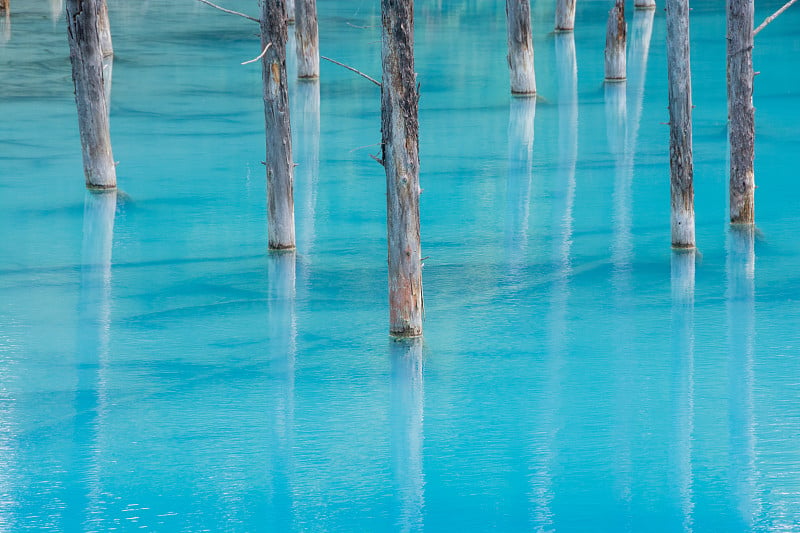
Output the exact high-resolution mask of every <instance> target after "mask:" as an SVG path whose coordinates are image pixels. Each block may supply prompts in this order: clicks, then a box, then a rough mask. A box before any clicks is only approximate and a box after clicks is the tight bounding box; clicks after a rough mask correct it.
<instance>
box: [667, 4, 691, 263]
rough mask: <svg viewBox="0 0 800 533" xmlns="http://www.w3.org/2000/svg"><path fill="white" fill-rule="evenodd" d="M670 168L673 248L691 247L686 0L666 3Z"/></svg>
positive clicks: (689, 100)
mask: <svg viewBox="0 0 800 533" xmlns="http://www.w3.org/2000/svg"><path fill="white" fill-rule="evenodd" d="M666 6H667V8H666V9H667V74H668V77H669V121H670V122H669V123H670V127H669V166H670V185H671V187H670V191H671V195H670V196H671V206H672V246H673V247H675V248H694V246H695V236H694V163H693V160H692V73H691V69H690V61H689V0H667V2H666Z"/></svg>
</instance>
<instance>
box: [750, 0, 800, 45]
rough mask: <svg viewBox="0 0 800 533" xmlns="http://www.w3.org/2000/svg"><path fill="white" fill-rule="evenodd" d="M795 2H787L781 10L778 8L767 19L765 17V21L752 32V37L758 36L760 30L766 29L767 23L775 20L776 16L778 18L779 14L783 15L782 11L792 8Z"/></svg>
mask: <svg viewBox="0 0 800 533" xmlns="http://www.w3.org/2000/svg"><path fill="white" fill-rule="evenodd" d="M795 2H797V0H789V1H788V2H786V3H785V4H784V5H783V7H782V8H780V9H779V10H777V11H776V12H775V13H773V14H772V15H770V16H769V17H767V18H766V19H764V22H762V23H761V25H760V26H759V27H758V28H756V29H755V30H753V37H755V36H756V35H758V32H760V31H761V30H763V29H764V28H766V27H767V25H769V23H770V22H772V21H773V20H775V19H776V18H778V16H779V15H780V14H781V13H783V12H784V11H786V10H787V9H789V8H790V7H791V6H792V4H794V3H795Z"/></svg>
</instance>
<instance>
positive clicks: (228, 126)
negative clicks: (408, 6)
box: [0, 0, 800, 531]
mask: <svg viewBox="0 0 800 533" xmlns="http://www.w3.org/2000/svg"><path fill="white" fill-rule="evenodd" d="M553 3H554V2H544V1H536V2H534V7H533V18H534V39H535V46H536V65H537V79H538V85H539V90H540V93H541V99H540V100H539V101H538V102H533V101H530V100H513V99H511V98H510V97H509V94H508V78H507V71H506V63H505V22H504V11H503V8H502V5H500V4H499V3H497V2H493V1H484V0H467V1H463V2H462V1H451V0H439V1H431V2H422V1H420V2H418V4H417V8H416V17H417V32H416V39H417V70H418V72H419V81H420V83H421V88H422V89H421V90H422V100H421V111H420V120H421V161H422V187H423V188H424V193H423V195H422V237H423V242H424V250H423V256H428V259H426V260H425V269H424V283H425V297H426V299H425V305H426V312H427V318H426V322H425V337H424V341H421V342H417V343H411V344H398V343H393V342H391V341H390V340H389V338H388V335H387V327H388V309H387V303H386V272H385V268H386V267H385V265H386V259H385V254H386V251H385V213H384V209H385V200H384V176H383V173H382V169H381V168H380V167H379V166H378V165H376V164H375V162H374V161H372V159H370V157H369V154H370V153H373V154H374V153H377V152H378V148H377V146H376V143H378V141H379V139H380V132H379V112H380V110H379V90H378V88H377V87H375V86H374V85H372V84H371V83H369V82H368V81H366V80H364V79H363V78H360V77H358V76H356V75H354V74H353V73H351V72H348V71H346V70H344V69H341V68H340V67H336V66H334V65H331V64H327V63H326V64H323V65H322V81H321V84H319V85H315V84H296V83H294V80H293V81H292V86H291V99H292V113H293V115H292V120H293V134H294V140H295V159H296V160H297V163H298V165H299V166H298V167H297V174H296V195H295V196H296V215H297V228H298V251H297V254H296V255H270V254H268V253H267V251H266V213H265V205H266V202H265V194H266V191H265V178H264V169H263V166H262V165H261V163H260V161H261V160H262V159H263V153H264V141H263V107H262V102H261V100H260V91H261V85H260V68H259V66H258V65H257V64H252V65H245V66H242V65H240V63H241V62H242V61H245V60H247V59H250V58H252V57H255V56H256V55H258V53H259V51H260V50H259V48H260V46H259V43H258V39H257V37H256V35H255V34H256V28H255V26H254V24H252V23H251V22H248V21H246V20H244V19H240V18H237V17H231V16H227V15H223V14H221V13H219V12H217V11H215V10H213V9H211V8H209V7H207V6H204V5H201V4H199V3H197V2H193V1H190V0H185V1H166V0H160V1H157V0H151V1H143V2H123V1H122V0H111V1H110V11H111V21H112V26H113V30H114V36H115V49H116V60H115V63H114V71H113V95H112V106H111V120H112V136H113V143H114V155H115V159H116V160H118V161H119V166H118V176H119V184H120V188H121V190H122V191H124V193H125V194H122V193H120V194H119V195H117V197H116V198H115V197H114V196H113V195H105V196H93V195H90V194H88V193H86V192H85V191H84V188H83V174H82V168H81V158H80V151H79V141H78V133H77V124H76V122H77V121H76V116H75V110H74V101H73V99H72V87H71V79H70V67H69V58H68V50H67V44H66V38H65V28H64V26H65V24H64V21H63V14H62V13H61V6H60V5H59V2H58V0H52V1H50V2H41V1H33V0H12V4H13V6H12V7H13V8H14V13H13V16H12V18H11V20H10V23H9V21H7V20H4V21H0V36H1V37H2V39H0V41H2V44H0V80H1V81H0V94H1V95H2V96H0V530H3V531H16V530H21V529H25V528H30V529H34V530H61V531H64V530H67V531H77V530H86V531H89V530H95V531H107V530H112V529H118V530H134V529H137V530H138V529H153V530H158V531H177V530H187V531H189V530H191V531H199V530H214V531H217V530H238V531H252V530H266V529H273V530H310V531H332V530H360V531H375V530H395V529H403V530H421V529H428V530H432V531H459V530H488V529H496V530H501V531H512V530H531V529H536V530H542V531H549V530H557V531H623V530H627V531H679V530H695V531H745V530H756V531H768V530H769V531H800V444H798V442H800V440H798V438H800V403H799V402H798V401H797V397H798V395H799V394H800V358H798V355H799V354H800V332H799V331H798V327H797V325H798V319H800V274H798V272H800V240H799V239H797V231H796V228H797V227H798V225H800V215H798V211H797V206H798V202H800V185H798V182H797V180H796V175H797V168H799V167H800V150H798V146H800V145H799V144H798V142H799V141H798V138H800V128H799V127H798V124H800V106H798V105H797V102H798V98H800V69H797V68H795V65H794V61H795V58H796V56H797V53H798V52H800V36H799V35H798V34H797V33H796V31H795V29H796V28H797V27H798V25H799V24H800V9H798V10H797V11H794V10H790V11H788V12H787V13H786V14H785V15H783V16H782V17H781V18H780V19H778V20H777V21H776V22H775V23H773V25H771V26H770V27H769V28H768V29H766V30H764V32H763V33H761V34H759V36H758V37H757V47H756V49H755V63H756V70H758V71H760V72H761V74H760V75H759V76H758V77H757V78H756V82H757V83H756V94H755V105H756V108H757V132H758V143H757V163H756V173H757V184H758V185H759V188H758V191H757V200H756V202H757V207H756V211H757V213H756V216H757V219H758V232H757V233H755V234H754V233H750V234H748V233H746V232H740V233H730V232H729V231H728V228H727V223H726V220H727V219H726V196H727V192H726V190H727V189H726V180H727V177H726V174H727V170H726V169H727V163H726V158H727V155H726V153H727V147H726V143H727V141H726V104H725V21H724V12H723V8H722V7H721V4H720V2H717V1H710V0H708V1H699V0H698V1H696V2H693V11H692V24H693V25H692V32H693V58H692V60H693V73H694V101H695V102H694V103H695V104H696V108H695V114H694V119H695V120H694V125H695V130H694V132H695V137H694V139H695V144H694V147H695V156H696V159H695V162H696V166H695V176H696V209H697V240H698V245H699V249H700V253H701V255H699V256H698V257H697V258H696V259H695V257H694V256H692V255H673V252H672V251H671V249H670V246H669V199H668V198H669V183H668V157H667V148H666V147H667V142H668V129H667V126H665V125H664V124H663V123H665V122H667V121H668V115H667V110H666V101H667V90H666V70H665V43H664V39H665V20H664V12H663V10H662V9H658V10H656V11H655V13H654V14H653V13H652V12H651V13H649V14H647V13H641V12H640V13H635V14H634V13H633V12H632V10H631V11H629V13H628V17H629V30H630V35H631V44H630V48H629V59H628V65H629V80H628V83H627V85H623V86H610V87H604V86H603V84H602V76H603V72H602V68H603V65H602V57H603V56H602V54H603V44H604V31H605V30H604V29H605V18H606V10H607V9H608V7H609V6H608V3H607V2H605V1H595V0H582V1H580V2H578V15H577V27H578V31H576V33H575V35H574V36H572V35H554V34H552V33H550V29H551V26H552V21H553V11H554V7H553V5H551V4H553ZM781 3H782V1H777V2H776V1H774V0H769V1H764V2H759V5H758V10H757V15H756V18H757V19H758V20H759V21H760V20H761V19H762V18H763V17H765V16H766V15H768V14H769V13H771V12H772V11H773V10H774V9H776V8H777V7H778V6H779V5H780V4H781ZM226 5H227V6H228V7H231V8H234V9H239V10H241V11H246V12H249V13H252V14H255V12H256V11H257V6H256V2H246V1H244V0H237V1H230V2H228V3H227V4H226ZM319 9H320V31H321V42H322V53H323V54H325V55H329V56H332V57H334V58H336V59H339V60H341V61H344V62H346V63H349V64H352V65H354V66H356V67H357V68H359V69H361V70H363V71H365V72H367V73H370V74H372V75H374V76H377V75H379V73H380V57H379V56H380V45H379V24H380V16H379V7H378V3H377V2H367V1H361V0H356V1H349V2H333V1H327V0H326V1H321V2H320V6H319ZM651 17H654V18H651ZM649 31H651V35H650V34H649V33H648V32H649ZM648 37H649V41H648ZM648 42H649V48H648V46H647V43H648ZM290 59H291V60H290V62H289V63H290V64H289V70H290V72H292V69H293V68H294V61H293V58H290Z"/></svg>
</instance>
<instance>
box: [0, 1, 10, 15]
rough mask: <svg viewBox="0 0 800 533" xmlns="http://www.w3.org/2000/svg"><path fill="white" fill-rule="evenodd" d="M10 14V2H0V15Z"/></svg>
mask: <svg viewBox="0 0 800 533" xmlns="http://www.w3.org/2000/svg"><path fill="white" fill-rule="evenodd" d="M10 12H11V0H0V15H5V14H7V13H10Z"/></svg>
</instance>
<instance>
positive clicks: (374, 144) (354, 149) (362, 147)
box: [350, 143, 383, 154]
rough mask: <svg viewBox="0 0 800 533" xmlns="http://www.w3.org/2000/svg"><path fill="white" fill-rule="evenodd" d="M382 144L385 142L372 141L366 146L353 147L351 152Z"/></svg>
mask: <svg viewBox="0 0 800 533" xmlns="http://www.w3.org/2000/svg"><path fill="white" fill-rule="evenodd" d="M382 144H383V143H372V144H368V145H366V146H359V147H358V148H353V149H352V150H350V153H351V154H352V153H353V152H357V151H358V150H363V149H364V148H372V147H373V146H380V145H382Z"/></svg>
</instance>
